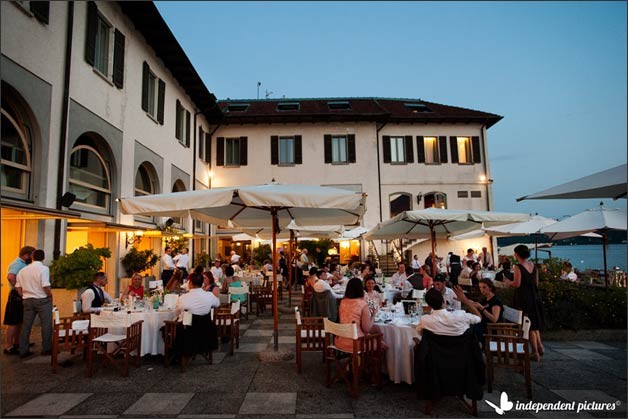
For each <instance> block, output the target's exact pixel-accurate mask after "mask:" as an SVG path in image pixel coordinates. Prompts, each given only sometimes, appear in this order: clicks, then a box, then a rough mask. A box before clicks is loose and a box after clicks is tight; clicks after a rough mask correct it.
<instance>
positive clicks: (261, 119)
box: [218, 98, 502, 128]
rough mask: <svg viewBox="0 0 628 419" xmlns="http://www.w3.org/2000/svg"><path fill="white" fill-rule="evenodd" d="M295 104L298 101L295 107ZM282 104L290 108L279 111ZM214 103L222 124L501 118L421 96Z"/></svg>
mask: <svg viewBox="0 0 628 419" xmlns="http://www.w3.org/2000/svg"><path fill="white" fill-rule="evenodd" d="M295 104H298V107H297V106H296V105H295ZM330 104H331V107H330ZM238 105H240V106H238ZM282 105H287V106H283V107H287V108H288V109H290V108H292V109H290V110H281V108H282ZM291 105H292V106H291ZM218 106H219V107H220V109H221V110H222V115H223V117H222V120H221V123H222V124H242V123H269V122H333V121H377V122H387V121H388V122H419V123H430V122H431V123H444V122H458V123H483V124H486V125H487V128H489V127H491V126H492V125H494V124H495V123H497V122H498V121H499V120H501V119H502V117H501V116H499V115H495V114H492V113H486V112H481V111H476V110H473V109H466V108H459V107H455V106H448V105H441V104H438V103H433V102H426V101H424V100H421V99H397V98H282V99H227V100H220V101H218ZM294 108H296V109H294Z"/></svg>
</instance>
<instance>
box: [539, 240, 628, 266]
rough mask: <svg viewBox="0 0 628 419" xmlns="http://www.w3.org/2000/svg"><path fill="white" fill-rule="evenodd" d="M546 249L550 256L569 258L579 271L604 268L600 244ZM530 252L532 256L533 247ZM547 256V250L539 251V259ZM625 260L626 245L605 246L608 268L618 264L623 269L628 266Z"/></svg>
mask: <svg viewBox="0 0 628 419" xmlns="http://www.w3.org/2000/svg"><path fill="white" fill-rule="evenodd" d="M546 249H547V250H550V251H551V252H552V257H557V258H561V259H569V261H570V262H571V264H572V265H573V266H574V268H578V269H579V270H581V271H582V270H585V269H604V257H603V254H602V245H601V244H599V245H595V244H586V245H579V246H577V245H574V246H552V247H550V248H546ZM531 252H532V257H534V249H532V250H531ZM547 257H548V254H547V252H541V251H539V259H546V258H547ZM627 260H628V245H626V244H609V245H608V247H607V248H606V265H607V267H608V269H609V270H611V269H613V266H619V267H620V268H621V269H622V270H624V271H625V270H626V266H628V262H627Z"/></svg>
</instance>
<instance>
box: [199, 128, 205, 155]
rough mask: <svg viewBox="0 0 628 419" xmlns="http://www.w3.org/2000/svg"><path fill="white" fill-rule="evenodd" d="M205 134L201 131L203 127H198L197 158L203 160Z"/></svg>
mask: <svg viewBox="0 0 628 419" xmlns="http://www.w3.org/2000/svg"><path fill="white" fill-rule="evenodd" d="M204 137H205V132H204V131H203V127H198V142H197V144H198V158H199V159H201V160H203V158H204V156H205V141H203V140H204V139H205V138H204Z"/></svg>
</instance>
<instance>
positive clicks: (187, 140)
mask: <svg viewBox="0 0 628 419" xmlns="http://www.w3.org/2000/svg"><path fill="white" fill-rule="evenodd" d="M185 146H186V147H189V146H190V112H188V111H185Z"/></svg>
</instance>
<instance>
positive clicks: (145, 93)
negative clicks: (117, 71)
mask: <svg viewBox="0 0 628 419" xmlns="http://www.w3.org/2000/svg"><path fill="white" fill-rule="evenodd" d="M148 72H149V69H148V63H147V62H146V61H144V64H142V109H144V111H145V112H148V83H149V81H148Z"/></svg>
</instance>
